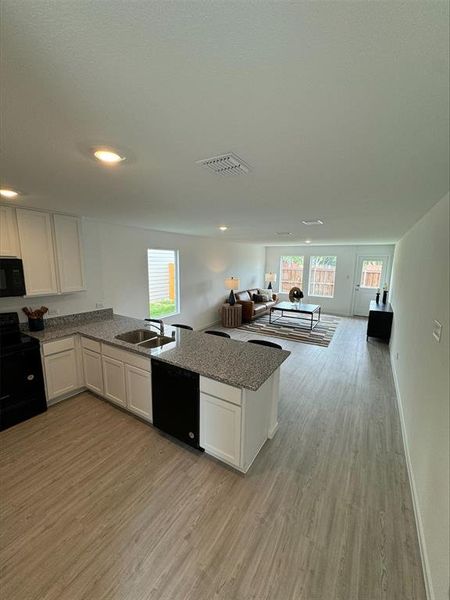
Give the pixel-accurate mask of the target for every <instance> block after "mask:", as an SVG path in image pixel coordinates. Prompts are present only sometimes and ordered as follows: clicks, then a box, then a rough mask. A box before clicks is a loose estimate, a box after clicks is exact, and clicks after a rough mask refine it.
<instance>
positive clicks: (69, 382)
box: [44, 349, 79, 400]
mask: <svg viewBox="0 0 450 600" xmlns="http://www.w3.org/2000/svg"><path fill="white" fill-rule="evenodd" d="M44 364H45V376H46V381H47V394H48V399H49V400H53V399H55V398H58V397H59V396H64V395H66V394H69V393H70V392H72V391H74V390H77V389H78V387H79V385H78V373H77V358H76V354H75V350H74V349H72V350H65V351H64V352H59V353H58V354H52V355H51V356H46V357H45V359H44Z"/></svg>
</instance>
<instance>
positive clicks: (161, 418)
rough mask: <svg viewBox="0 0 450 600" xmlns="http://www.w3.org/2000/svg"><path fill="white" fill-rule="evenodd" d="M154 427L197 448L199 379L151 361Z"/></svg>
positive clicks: (192, 374)
mask: <svg viewBox="0 0 450 600" xmlns="http://www.w3.org/2000/svg"><path fill="white" fill-rule="evenodd" d="M152 404H153V425H154V426H155V427H158V429H161V431H164V432H166V433H169V434H170V435H173V436H174V437H176V438H177V439H179V440H181V441H182V442H184V443H185V444H189V446H192V447H193V448H197V449H198V450H202V448H200V377H199V375H198V373H193V372H192V371H188V370H186V369H182V368H180V367H174V366H173V365H169V364H168V363H164V362H162V361H160V360H156V359H153V358H152Z"/></svg>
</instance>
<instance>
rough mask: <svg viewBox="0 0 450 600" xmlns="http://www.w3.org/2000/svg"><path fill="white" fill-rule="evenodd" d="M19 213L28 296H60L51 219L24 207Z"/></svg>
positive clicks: (18, 221) (46, 214) (18, 220)
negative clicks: (58, 294)
mask: <svg viewBox="0 0 450 600" xmlns="http://www.w3.org/2000/svg"><path fill="white" fill-rule="evenodd" d="M16 212H17V225H18V229H19V240H20V248H21V253H22V259H23V269H24V273H25V286H26V290H27V296H44V295H50V294H57V293H58V284H57V278H56V263H55V254H54V247H53V234H52V222H51V216H50V215H49V214H48V213H45V212H38V211H35V210H26V209H22V208H20V209H17V211H16Z"/></svg>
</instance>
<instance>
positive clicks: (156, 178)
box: [1, 0, 449, 244]
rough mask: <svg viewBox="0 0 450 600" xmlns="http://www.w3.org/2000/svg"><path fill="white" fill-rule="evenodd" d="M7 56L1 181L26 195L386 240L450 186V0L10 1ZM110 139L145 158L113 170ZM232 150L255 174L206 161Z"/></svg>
mask: <svg viewBox="0 0 450 600" xmlns="http://www.w3.org/2000/svg"><path fill="white" fill-rule="evenodd" d="M1 50H2V57H1V58H2V64H1V69H2V71H1V73H2V94H3V98H2V109H3V122H2V145H3V157H2V181H3V185H6V184H8V185H10V186H12V187H16V188H18V189H20V190H22V191H23V192H24V193H25V194H26V195H24V196H23V198H22V199H21V200H20V201H19V203H22V204H26V205H32V206H36V207H39V208H47V209H52V210H60V211H67V212H72V213H77V214H82V215H86V216H90V217H94V218H100V219H103V220H108V221H114V222H120V223H126V224H130V225H139V226H143V227H149V228H154V229H161V230H167V231H175V232H182V233H191V234H198V235H206V236H216V235H221V236H223V237H226V238H230V239H235V240H243V241H252V242H262V243H269V244H270V243H280V244H286V243H295V242H302V241H303V240H304V239H306V238H310V239H312V240H313V242H318V243H325V242H327V243H345V242H346V243H368V242H372V243H373V242H392V241H396V240H397V239H398V238H399V237H400V236H401V235H402V234H403V233H404V232H405V231H406V230H407V229H408V228H409V227H410V226H411V225H412V224H413V223H414V222H415V221H417V220H418V219H419V218H420V217H421V216H422V215H423V214H424V213H425V212H426V211H427V210H428V209H429V208H431V206H433V204H435V203H436V202H437V201H438V200H439V199H440V198H441V197H442V196H443V195H444V194H445V193H446V192H447V190H448V179H449V175H448V162H449V150H448V83H449V82H448V63H449V60H448V3H447V2H428V1H426V2H409V1H408V2H404V3H402V2H392V1H388V2H362V1H357V2H341V1H332V2H293V3H291V2H274V1H273V2H266V1H257V2H253V1H249V0H246V1H239V2H233V1H230V0H226V1H225V0H223V1H216V2H203V1H195V2H194V1H187V2H177V1H174V2H167V1H165V0H164V1H145V2H144V1H133V2H130V1H128V0H120V1H118V0H109V1H108V2H105V1H103V0H91V1H86V0H71V1H67V0H66V1H64V2H58V1H55V0H53V1H50V2H48V1H44V0H20V1H17V0H2V31H1ZM95 144H109V145H112V146H115V147H117V148H119V149H120V150H123V151H124V152H125V153H126V155H127V156H128V157H129V158H130V160H129V161H127V162H126V163H124V164H122V165H120V166H119V167H117V168H109V169H108V168H105V167H102V166H100V165H99V164H98V163H96V162H95V161H94V160H91V159H90V158H89V157H88V156H86V149H87V148H89V147H90V146H92V145H95ZM228 151H234V152H236V153H237V154H239V155H240V156H241V158H243V159H244V160H245V161H247V162H248V163H249V164H250V165H251V167H252V171H251V173H250V174H249V175H247V176H237V177H221V176H219V175H214V174H212V173H210V172H208V170H206V169H203V168H201V167H199V166H198V165H196V164H195V161H197V160H198V159H201V158H207V157H209V156H212V155H214V154H221V153H224V152H228ZM309 218H321V219H323V220H324V221H325V225H323V226H321V227H316V228H314V229H312V228H311V227H310V228H307V227H305V226H304V225H302V224H301V221H302V220H303V219H309ZM223 223H225V224H227V225H229V226H230V229H229V231H227V232H226V233H221V232H218V230H217V226H218V225H220V224H223ZM277 231H290V232H292V233H293V235H292V236H290V237H289V238H281V239H280V237H278V236H277V235H276V234H275V232H277Z"/></svg>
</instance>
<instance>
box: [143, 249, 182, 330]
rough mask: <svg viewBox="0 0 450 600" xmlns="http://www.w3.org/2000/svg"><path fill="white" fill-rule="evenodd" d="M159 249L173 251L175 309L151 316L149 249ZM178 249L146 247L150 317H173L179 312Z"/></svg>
mask: <svg viewBox="0 0 450 600" xmlns="http://www.w3.org/2000/svg"><path fill="white" fill-rule="evenodd" d="M152 250H155V251H160V252H173V253H174V258H175V267H174V277H175V310H174V312H171V313H168V314H165V315H162V316H152V314H151V304H152V302H151V298H150V265H149V262H150V257H149V253H150V251H152ZM179 266H180V251H179V250H178V249H177V248H147V284H148V313H149V317H150V318H152V319H166V318H169V317H175V316H176V315H179V314H180V312H181V287H180V268H179Z"/></svg>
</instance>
